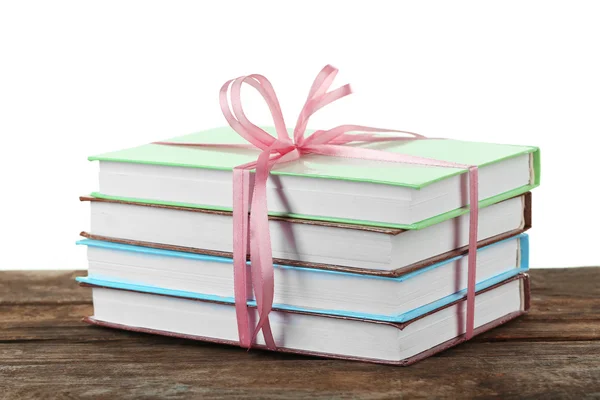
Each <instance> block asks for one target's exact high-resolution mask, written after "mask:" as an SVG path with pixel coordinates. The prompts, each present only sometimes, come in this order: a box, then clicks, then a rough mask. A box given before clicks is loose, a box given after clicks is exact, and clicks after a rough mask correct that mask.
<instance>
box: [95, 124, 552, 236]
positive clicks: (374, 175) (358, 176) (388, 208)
mask: <svg viewBox="0 0 600 400" xmlns="http://www.w3.org/2000/svg"><path fill="white" fill-rule="evenodd" d="M168 141H169V142H194V143H244V139H243V138H241V137H240V136H239V135H238V134H237V133H235V132H234V131H233V130H232V129H231V128H229V127H227V128H218V129H211V130H208V131H204V132H199V133H195V134H191V135H186V136H180V137H176V138H171V139H168ZM366 147H368V148H376V149H380V150H385V151H390V152H401V153H404V154H408V155H415V156H422V157H429V158H434V159H439V160H445V161H452V162H457V163H461V164H468V165H477V166H479V167H480V172H479V200H480V204H479V205H480V207H486V206H488V205H491V204H494V203H497V202H499V201H501V200H505V199H508V198H511V197H514V196H517V195H520V194H523V193H525V192H527V191H529V190H530V189H532V188H534V187H536V186H537V185H538V184H539V177H540V156H539V149H538V148H536V147H530V146H512V145H502V144H491V143H477V142H465V141H458V140H445V139H430V140H414V141H408V142H391V143H390V142H388V143H375V144H370V145H366ZM258 154H259V152H258V150H252V149H242V148H237V149H223V148H219V149H216V148H190V147H185V148H184V147H175V146H166V145H159V144H145V145H142V146H138V147H134V148H130V149H125V150H120V151H116V152H111V153H106V154H101V155H98V156H93V157H90V158H89V159H90V160H98V161H100V191H99V192H96V193H93V196H94V197H99V198H105V199H115V200H126V201H136V202H146V203H152V204H165V205H175V206H185V207H197V208H205V209H213V210H226V211H230V210H231V207H232V169H233V168H234V167H236V166H238V165H240V164H244V163H247V162H251V161H254V160H256V158H257V156H258ZM467 194H468V185H467V175H466V171H465V170H463V169H459V168H441V167H429V166H417V165H412V164H403V163H387V162H379V161H367V160H359V159H348V158H341V157H329V156H320V155H315V154H307V155H304V156H303V157H302V158H301V159H299V160H296V161H293V162H287V163H280V164H277V165H276V166H275V167H274V169H273V171H272V172H271V174H270V176H269V180H268V182H267V199H268V206H269V212H270V213H271V214H272V215H280V216H281V215H284V216H291V217H296V218H306V219H313V220H326V221H334V222H345V223H355V224H365V225H370V226H385V227H391V228H399V229H422V228H424V227H427V226H431V225H434V224H436V223H439V222H442V221H445V220H447V219H450V218H454V217H456V216H459V215H462V214H466V213H468V207H465V206H466V205H467V203H468V195H467Z"/></svg>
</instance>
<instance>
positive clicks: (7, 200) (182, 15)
mask: <svg viewBox="0 0 600 400" xmlns="http://www.w3.org/2000/svg"><path fill="white" fill-rule="evenodd" d="M250 3H251V4H252V5H250ZM598 4H600V3H597V2H596V3H594V2H587V3H586V2H571V1H564V2H562V3H555V2H549V1H540V2H534V1H528V2H523V1H514V2H513V1H502V2H494V3H491V2H478V1H473V2H457V1H453V2H430V1H427V2H411V3H402V2H397V1H390V2H377V1H373V0H369V1H362V2H350V1H343V2H334V1H330V2H327V1H315V2H311V1H306V0H304V1H301V2H296V3H292V2H282V1H279V2H256V1H253V2H240V3H232V2H226V1H212V2H206V3H201V2H183V1H178V2H169V1H163V2H151V1H103V2H82V1H71V2H66V1H52V2H50V1H44V2H30V1H14V2H0V133H1V134H2V135H1V142H0V173H1V176H0V178H1V179H0V213H1V214H0V250H1V253H0V269H42V268H47V269H56V268H68V269H75V268H78V269H79V268H84V267H85V266H86V261H85V251H84V249H83V248H79V247H76V246H74V242H75V241H76V240H77V239H78V233H79V232H80V231H81V230H84V229H87V228H88V224H89V222H88V212H89V210H88V206H87V205H86V204H81V203H80V202H79V201H78V196H79V195H82V194H88V193H89V192H91V191H93V190H94V189H96V174H97V165H95V164H93V163H90V162H88V161H86V157H87V156H88V155H92V154H97V153H101V152H105V151H110V150H116V149H119V148H123V147H128V146H134V145H139V144H142V143H146V142H151V141H154V140H158V139H164V138H168V137H172V136H177V135H180V134H186V133H190V132H194V131H197V130H201V129H205V128H210V127H215V126H221V125H224V124H225V121H224V119H223V117H222V115H221V112H220V110H219V108H218V103H217V92H218V89H219V87H220V85H221V84H222V83H223V82H224V81H225V80H227V79H229V78H233V77H236V76H239V75H245V74H249V73H262V74H264V75H266V76H268V77H269V78H270V79H271V81H272V82H273V84H274V85H275V89H276V90H277V93H278V95H279V98H280V101H281V103H282V107H283V110H284V113H285V115H286V116H287V119H288V123H293V122H294V120H295V117H296V116H297V112H298V111H299V109H300V106H301V105H302V103H303V101H304V98H305V96H306V93H307V91H308V88H309V85H310V83H311V82H312V79H313V78H314V75H315V74H316V73H317V72H318V71H319V69H320V68H321V67H322V66H323V65H325V64H327V63H331V64H333V65H335V66H337V67H338V68H340V70H341V72H340V75H339V78H338V80H337V83H338V84H342V83H346V82H351V83H352V84H353V87H354V90H355V92H356V93H355V94H354V95H352V96H351V97H350V98H348V99H345V100H343V101H340V102H338V103H336V104H335V105H333V106H330V107H328V108H327V109H326V110H323V111H321V112H320V113H319V114H318V115H317V116H316V117H315V118H314V119H313V120H312V124H311V125H312V126H314V127H331V126H333V125H334V124H335V125H337V124H340V123H359V124H365V125H374V126H381V127H393V128H399V129H406V130H412V131H417V132H420V133H422V134H425V135H428V136H434V137H451V138H457V139H467V140H479V141H489V142H502V143H512V144H527V145H538V146H540V147H541V149H542V165H543V168H542V170H543V171H542V186H541V187H539V188H538V189H536V190H535V192H534V207H533V211H534V228H533V229H532V230H531V231H530V234H531V246H532V249H531V263H532V266H533V267H565V266H580V265H593V264H596V265H598V264H600V255H598V247H599V245H598V239H597V236H598V234H597V232H598V223H599V222H600V221H599V217H598V212H597V210H598V199H597V197H596V192H597V189H596V188H597V183H596V182H597V180H598V171H599V168H598V162H597V160H598V157H599V155H600V152H599V150H598V148H597V145H598V143H599V141H598V135H599V134H600V58H599V54H600V52H599V49H600V43H599V42H600V23H598V21H599V18H600V12H599V11H600V9H599V6H598ZM250 101H252V99H250ZM249 113H250V114H251V115H254V120H255V121H256V122H257V123H260V124H267V125H268V124H270V121H269V119H268V116H267V113H266V111H265V108H264V107H257V108H256V110H254V109H253V108H252V107H250V110H249Z"/></svg>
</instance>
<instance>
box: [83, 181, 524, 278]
mask: <svg viewBox="0 0 600 400" xmlns="http://www.w3.org/2000/svg"><path fill="white" fill-rule="evenodd" d="M80 199H81V200H82V201H89V202H90V203H91V205H90V209H91V231H90V232H82V235H83V236H85V237H87V238H89V239H97V240H103V241H111V242H116V243H122V244H131V245H137V246H144V247H153V248H159V249H165V250H175V251H184V252H191V253H198V254H207V255H213V256H221V257H231V252H232V235H231V232H232V216H231V212H228V211H215V210H206V209H200V208H193V207H176V206H169V205H155V204H147V203H140V202H130V201H120V200H109V199H99V198H95V197H81V198H80ZM468 218H469V216H468V214H466V215H461V216H457V217H454V218H452V219H449V220H446V221H444V222H440V223H439V224H436V225H433V226H430V227H428V228H427V229H422V230H403V229H398V228H385V227H373V226H366V225H355V224H345V223H332V222H327V221H313V220H306V219H294V218H282V217H274V216H272V217H270V222H269V225H270V226H269V228H270V230H271V246H272V249H273V257H274V260H275V262H277V263H281V264H286V265H296V266H303V267H309V268H324V269H331V270H336V271H348V272H359V273H364V274H373V275H382V276H400V275H402V274H405V273H406V272H408V271H412V270H416V269H419V268H422V267H425V266H428V265H431V264H435V263H437V262H440V261H444V260H447V259H450V258H453V257H456V256H458V255H461V254H464V253H465V252H466V250H467V245H468V239H469V229H468V228H469V220H468ZM530 227H531V193H530V192H528V193H526V194H524V195H521V196H517V197H513V198H510V199H507V200H503V201H501V202H498V203H496V204H492V205H490V206H488V207H486V208H484V209H482V210H481V212H480V215H479V234H478V238H479V243H478V244H479V246H485V245H488V244H491V243H495V242H497V241H500V240H503V239H506V238H507V237H510V236H514V235H516V234H518V233H522V232H524V231H526V230H527V229H529V228H530Z"/></svg>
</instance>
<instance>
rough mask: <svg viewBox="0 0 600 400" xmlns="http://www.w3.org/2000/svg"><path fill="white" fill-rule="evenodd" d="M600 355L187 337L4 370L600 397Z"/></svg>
mask: <svg viewBox="0 0 600 400" xmlns="http://www.w3.org/2000/svg"><path fill="white" fill-rule="evenodd" d="M599 353H600V343H598V342H577V343H574V342H565V343H562V342H554V343H544V342H541V343H521V342H516V343H510V344H507V343H503V344H488V343H472V344H469V345H468V346H467V345H461V346H459V347H457V348H455V349H453V350H450V351H447V352H445V353H443V354H442V355H440V356H438V357H432V358H430V359H428V360H425V361H423V362H420V363H418V364H415V365H414V366H412V367H409V368H395V367H389V366H380V365H372V364H365V363H357V362H344V361H332V360H321V359H312V358H309V357H299V356H284V355H281V354H274V353H268V352H260V351H251V352H250V353H248V354H240V352H239V351H237V350H236V349H233V348H230V347H226V346H215V345H204V344H198V343H192V342H186V341H179V340H172V341H169V343H166V344H165V345H163V346H145V345H144V344H142V343H127V342H107V343H103V344H102V346H96V345H93V344H90V343H72V344H70V345H69V346H64V345H62V344H60V343H54V342H49V343H38V342H32V343H29V344H24V343H19V344H17V345H5V344H4V345H0V357H1V358H2V360H3V362H2V366H0V374H2V375H3V376H4V377H5V378H6V379H7V382H9V385H8V386H7V387H5V388H4V394H5V395H8V396H9V397H11V398H13V397H14V398H17V397H18V398H21V397H27V396H29V397H30V398H34V397H38V398H39V397H45V396H47V395H48V394H53V395H56V394H62V395H63V396H64V397H67V395H68V396H69V397H70V398H72V397H77V398H80V397H90V396H91V397H93V396H98V395H101V396H102V397H108V398H113V397H119V398H123V397H125V398H138V397H140V398H148V397H151V398H159V397H175V398H183V397H192V396H193V395H195V396H210V397H216V398H225V397H228V396H244V397H249V398H281V397H286V398H339V397H362V398H401V397H405V396H407V397H413V396H418V397H423V396H427V397H454V398H465V397H467V398H468V397H487V396H501V397H502V398H505V399H510V398H532V397H535V398H556V397H569V396H572V397H573V398H576V397H577V396H583V395H587V396H590V395H593V394H594V393H596V394H598V393H600V384H599V381H598V379H599V377H600V363H598V357H597V354H599ZM41 355H43V357H41ZM58 372H59V373H58Z"/></svg>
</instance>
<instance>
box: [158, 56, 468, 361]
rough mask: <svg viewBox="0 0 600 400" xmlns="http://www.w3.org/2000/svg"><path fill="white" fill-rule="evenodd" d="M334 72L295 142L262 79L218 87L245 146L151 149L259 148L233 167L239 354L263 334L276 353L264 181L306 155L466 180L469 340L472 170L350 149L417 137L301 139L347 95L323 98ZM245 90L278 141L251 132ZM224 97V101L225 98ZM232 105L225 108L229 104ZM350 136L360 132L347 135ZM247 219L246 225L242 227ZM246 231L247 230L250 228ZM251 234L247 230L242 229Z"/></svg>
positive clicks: (307, 106) (367, 133) (367, 130)
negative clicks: (459, 172)
mask: <svg viewBox="0 0 600 400" xmlns="http://www.w3.org/2000/svg"><path fill="white" fill-rule="evenodd" d="M337 72H338V70H337V69H336V68H334V67H332V66H331V65H327V66H325V67H324V68H323V69H322V70H321V72H319V74H318V75H317V77H316V79H315V81H314V83H313V85H312V87H311V88H310V92H309V93H308V98H307V99H306V102H305V103H304V107H303V108H302V111H301V112H300V115H299V117H298V121H297V122H296V127H295V128H294V133H293V138H290V136H289V134H288V130H287V128H286V125H285V122H284V119H283V114H282V112H281V107H280V105H279V101H278V100H277V96H276V94H275V91H274V90H273V86H272V85H271V83H270V82H269V80H268V79H267V78H265V77H264V76H262V75H256V74H254V75H248V76H242V77H239V78H236V79H232V80H230V81H227V82H225V84H224V85H223V86H222V87H221V91H220V95H219V100H220V105H221V110H222V111H223V115H224V116H225V119H227V122H228V123H229V125H230V126H231V127H232V128H233V129H234V130H235V131H236V132H237V133H238V134H239V135H240V136H242V137H243V138H244V139H246V140H247V141H248V142H249V143H250V144H249V145H247V144H207V143H175V142H157V143H156V144H163V145H171V146H184V147H224V148H240V147H243V148H248V147H251V148H257V149H259V150H260V151H261V152H260V154H259V156H258V159H257V160H256V161H254V162H251V163H247V164H243V165H239V166H237V167H235V168H234V170H233V265H234V293H235V308H236V316H237V325H238V333H239V339H240V346H242V347H245V348H250V347H251V346H252V343H253V342H254V341H255V339H256V336H257V334H258V332H259V331H260V330H261V329H262V332H263V337H264V339H265V343H266V345H267V347H268V348H269V349H273V350H274V349H276V347H277V346H276V344H275V340H274V339H273V334H272V331H271V325H270V322H269V313H270V312H271V309H272V306H273V295H274V279H273V256H272V250H271V237H270V232H269V221H268V207H267V193H266V187H267V185H266V184H267V178H268V176H269V173H270V171H271V169H272V168H273V167H274V166H275V165H276V164H278V163H282V162H289V161H294V160H297V159H299V158H301V157H302V156H303V155H305V154H320V155H326V156H333V157H346V158H353V159H362V160H375V161H386V162H396V163H408V164H417V165H425V166H435V167H448V168H461V169H466V170H468V174H469V204H470V208H471V210H470V222H469V249H468V256H469V258H468V279H467V281H468V284H467V313H466V333H465V335H466V338H467V339H470V338H471V337H472V336H473V328H474V314H475V283H476V253H477V225H478V169H477V166H474V165H465V164H458V163H454V162H449V161H442V160H435V159H430V158H424V157H417V156H411V155H407V154H398V153H391V152H387V151H383V150H374V149H368V148H362V147H356V146H346V145H347V144H349V143H357V142H360V143H374V142H391V141H405V140H424V139H427V138H425V137H424V136H422V135H419V134H416V133H412V132H405V131H397V130H391V129H378V128H372V127H367V126H360V125H340V126H337V127H335V128H332V129H329V130H318V131H316V132H314V133H312V134H311V135H309V136H308V137H305V136H304V134H305V130H306V126H307V124H308V120H309V118H310V117H311V116H312V115H313V114H314V113H315V112H316V111H318V110H319V109H321V108H323V107H325V106H326V105H328V104H330V103H332V102H334V101H336V100H338V99H341V98H342V97H345V96H347V95H349V94H350V93H351V89H350V85H344V86H342V87H340V88H338V89H335V90H332V91H329V92H328V89H329V87H330V86H331V84H332V83H333V79H334V78H335V76H336V74H337ZM244 83H246V84H248V85H250V86H252V87H253V88H255V89H256V90H257V91H258V92H259V93H260V94H261V95H262V97H263V98H264V100H265V102H266V103H267V105H268V106H269V110H270V111H271V114H272V115H273V120H274V123H275V129H276V132H277V137H273V136H271V135H270V134H269V133H267V132H266V131H264V130H263V129H261V128H259V127H258V126H256V125H254V124H253V123H252V122H250V121H249V120H248V118H247V117H246V115H245V113H244V110H243V108H242V102H241V96H240V91H241V87H242V85H243V84H244ZM228 92H229V97H228ZM229 103H231V106H230V104H229ZM349 132H361V133H355V134H350V133H349ZM377 133H404V134H407V135H409V137H401V136H379V135H377ZM252 169H254V170H255V177H254V189H253V193H252V204H251V205H250V207H249V199H250V184H249V183H250V170H252ZM248 214H250V220H249V221H248ZM248 224H249V226H248ZM248 228H249V229H248ZM248 243H249V244H250V261H251V271H252V274H251V275H252V287H253V289H254V294H255V298H256V303H257V309H258V315H259V320H258V323H257V324H256V327H255V328H254V329H252V327H251V325H250V318H249V313H248V306H247V300H248V286H247V281H248V277H247V274H246V260H247V252H248Z"/></svg>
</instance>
